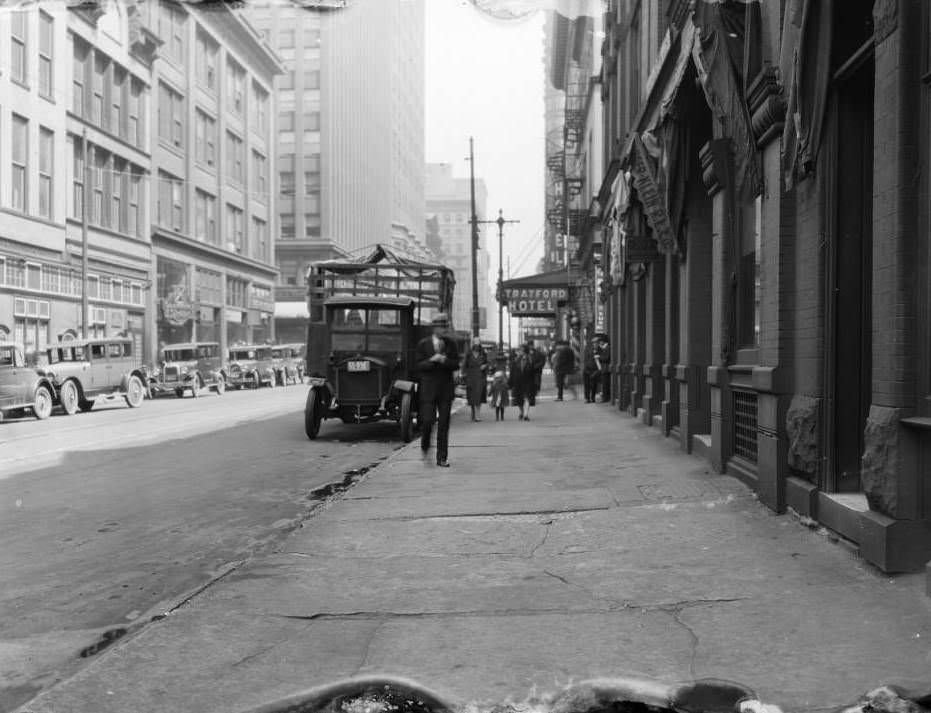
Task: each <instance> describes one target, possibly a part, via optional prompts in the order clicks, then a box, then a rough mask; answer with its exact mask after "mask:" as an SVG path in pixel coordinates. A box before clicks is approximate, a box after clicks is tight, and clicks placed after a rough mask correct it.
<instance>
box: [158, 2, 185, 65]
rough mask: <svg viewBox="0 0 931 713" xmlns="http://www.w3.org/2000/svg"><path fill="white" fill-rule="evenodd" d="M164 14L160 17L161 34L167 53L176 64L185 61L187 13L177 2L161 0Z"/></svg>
mask: <svg viewBox="0 0 931 713" xmlns="http://www.w3.org/2000/svg"><path fill="white" fill-rule="evenodd" d="M161 8H162V14H161V17H160V18H159V21H160V27H159V35H161V39H162V41H163V42H164V43H165V44H164V45H163V46H164V48H165V54H166V55H167V56H168V58H169V59H170V60H171V61H172V62H174V63H175V64H178V65H181V64H183V63H184V21H185V14H184V12H183V11H182V10H181V8H180V7H179V6H178V4H177V3H174V2H168V1H167V0H161Z"/></svg>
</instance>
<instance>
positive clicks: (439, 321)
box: [431, 312, 449, 327]
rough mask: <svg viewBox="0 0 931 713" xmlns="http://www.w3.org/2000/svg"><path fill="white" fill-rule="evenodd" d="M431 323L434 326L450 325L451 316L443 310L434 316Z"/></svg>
mask: <svg viewBox="0 0 931 713" xmlns="http://www.w3.org/2000/svg"><path fill="white" fill-rule="evenodd" d="M431 324H432V325H433V326H434V327H448V326H449V317H448V316H447V315H445V314H444V313H443V312H439V313H437V314H436V315H434V316H433V321H432V322H431Z"/></svg>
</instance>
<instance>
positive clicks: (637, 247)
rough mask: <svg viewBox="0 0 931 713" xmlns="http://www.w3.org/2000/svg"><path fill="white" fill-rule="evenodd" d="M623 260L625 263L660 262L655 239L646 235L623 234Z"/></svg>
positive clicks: (661, 257) (661, 258)
mask: <svg viewBox="0 0 931 713" xmlns="http://www.w3.org/2000/svg"><path fill="white" fill-rule="evenodd" d="M623 249H624V262H625V263H626V264H628V265H629V264H630V263H638V262H662V261H663V256H662V255H661V254H660V252H659V249H658V246H657V245H656V241H655V240H653V238H651V237H650V236H648V235H625V236H624V248H623Z"/></svg>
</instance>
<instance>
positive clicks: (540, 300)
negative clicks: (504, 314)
mask: <svg viewBox="0 0 931 713" xmlns="http://www.w3.org/2000/svg"><path fill="white" fill-rule="evenodd" d="M504 299H505V302H506V303H507V306H508V311H509V312H510V313H511V314H512V315H513V316H514V317H552V316H553V315H555V314H556V311H557V308H558V307H559V305H560V304H561V303H565V302H568V301H569V289H568V288H567V287H506V288H504Z"/></svg>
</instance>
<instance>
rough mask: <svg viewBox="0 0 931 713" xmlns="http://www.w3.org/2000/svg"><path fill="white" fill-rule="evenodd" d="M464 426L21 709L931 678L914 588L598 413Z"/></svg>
mask: <svg viewBox="0 0 931 713" xmlns="http://www.w3.org/2000/svg"><path fill="white" fill-rule="evenodd" d="M466 411H467V410H466ZM483 417H484V418H485V420H484V421H483V422H482V423H470V422H469V419H468V414H467V413H465V414H463V413H462V412H460V413H459V415H457V416H456V417H455V418H454V421H453V428H452V439H451V441H452V448H451V451H450V462H451V464H452V467H451V468H449V469H439V468H436V467H435V466H433V465H432V454H431V461H430V462H427V463H424V461H423V460H422V458H421V454H420V450H419V448H418V446H417V444H412V445H411V446H409V447H407V448H405V449H403V450H401V451H398V452H397V453H396V454H395V456H394V457H392V458H391V459H389V460H388V461H387V462H386V463H385V464H383V465H382V466H380V467H378V468H377V469H376V470H374V471H372V472H371V473H369V474H368V476H367V477H366V478H365V480H363V481H362V482H361V483H360V484H359V485H358V486H357V487H355V488H354V489H352V490H350V491H349V492H348V493H347V494H346V496H345V497H344V498H342V499H340V500H338V501H336V502H334V503H333V504H332V505H331V506H330V507H329V508H327V509H326V510H324V511H322V512H319V513H317V514H316V515H315V516H314V517H312V518H311V519H309V520H308V521H307V522H306V523H305V525H304V527H303V528H302V529H301V530H299V531H297V532H296V533H295V534H294V535H292V536H291V537H290V538H289V539H288V540H286V541H285V542H284V543H283V544H282V546H281V548H280V549H279V551H278V552H277V553H275V554H273V555H271V556H266V557H263V558H261V559H256V560H253V561H252V562H250V563H248V564H247V565H245V566H244V567H242V568H240V569H239V570H237V571H235V572H234V573H233V574H231V575H229V576H228V577H226V578H225V579H223V580H222V581H220V582H218V583H217V584H216V585H215V586H213V587H212V588H210V589H209V590H207V591H206V592H205V593H204V594H202V595H201V596H199V597H197V598H196V599H194V600H193V601H191V602H190V603H189V604H188V605H187V606H185V607H183V608H182V609H180V610H178V611H177V612H176V613H175V614H173V615H172V616H170V617H168V618H166V619H164V620H162V621H160V622H157V623H153V624H152V625H150V626H148V627H147V628H146V629H144V630H143V631H142V632H141V633H140V634H139V635H137V636H135V637H133V638H131V639H129V640H127V641H123V642H119V643H117V644H116V645H114V646H113V647H112V648H111V649H109V650H107V651H105V652H104V653H102V654H101V655H100V656H99V657H98V658H97V659H96V660H95V661H93V662H92V663H91V664H90V665H88V666H87V667H86V668H84V669H83V670H82V671H81V672H80V673H79V674H78V675H77V676H75V677H74V678H72V679H71V680H70V681H67V682H65V683H63V684H62V685H60V686H58V687H57V688H55V689H53V690H51V691H49V692H47V693H46V694H44V695H43V696H41V697H39V698H38V699H36V700H34V701H33V702H31V703H30V704H28V705H27V706H26V707H25V708H24V709H23V710H29V711H35V712H39V711H49V712H51V711H54V712H55V713H62V712H64V711H82V712H83V711H91V710H93V711H95V713H105V712H108V711H112V712H114V713H116V712H119V713H126V712H127V711H134V712H140V713H141V712H144V711H159V712H161V711H191V712H194V711H197V712H198V713H207V712H208V711H231V710H232V711H235V710H238V709H241V708H247V707H249V706H252V705H256V704H259V703H263V702H269V701H271V700H274V699H276V698H279V697H283V696H285V695H288V694H292V693H295V692H297V691H299V690H302V689H304V688H308V687H310V686H313V685H317V684H320V683H326V682H331V681H333V680H335V679H337V678H341V677H346V676H351V675H354V674H364V673H368V674H371V673H389V674H397V675H402V676H405V677H408V678H413V679H415V680H418V681H420V682H421V683H423V684H425V685H427V686H428V687H431V688H434V689H435V690H438V691H440V692H443V693H445V694H447V695H449V696H451V697H454V698H458V699H465V700H495V701H503V700H505V699H507V698H518V699H520V698H523V697H524V696H526V695H528V694H530V693H531V692H532V691H534V690H536V691H544V690H545V691H552V690H555V689H556V688H557V687H559V686H562V685H564V684H567V683H570V682H577V681H579V680H581V679H585V678H590V677H596V676H611V675H619V674H640V675H646V676H652V677H657V678H660V679H662V680H664V681H675V680H682V679H688V678H691V677H706V676H715V677H724V678H729V679H732V680H736V681H739V682H741V683H744V684H746V685H748V686H750V687H751V688H754V689H755V690H756V691H757V693H758V694H759V695H760V696H761V698H762V699H763V700H765V701H767V702H771V703H776V704H779V705H781V706H782V707H783V709H784V710H786V711H789V710H814V709H825V708H831V707H834V706H838V705H841V704H846V703H852V702H853V701H854V700H855V699H856V698H857V697H858V696H859V695H860V694H861V693H863V692H865V691H866V690H868V689H870V688H872V687H874V686H876V685H878V684H880V683H884V682H889V681H895V680H902V679H912V680H915V679H919V680H920V679H921V677H924V679H925V682H926V683H931V674H929V671H931V655H929V651H931V647H929V645H931V605H929V600H928V599H927V598H926V597H925V596H924V594H923V586H922V582H921V581H920V579H919V577H918V575H915V576H908V577H902V578H897V579H890V578H888V577H883V576H882V575H881V574H880V573H878V571H876V570H874V569H872V568H869V567H868V566H866V565H864V564H862V563H860V562H859V561H858V560H857V559H856V558H855V556H854V555H853V554H852V553H851V552H850V551H849V550H848V549H846V548H844V547H841V546H839V545H837V544H834V543H831V542H829V541H828V540H827V539H826V538H825V537H823V536H822V535H819V534H818V533H816V532H813V531H810V530H808V529H806V528H804V527H803V526H801V525H800V524H798V523H797V522H796V521H794V520H793V519H792V518H791V517H788V516H776V515H774V514H773V513H771V512H770V511H768V510H767V509H765V508H764V507H762V506H761V505H759V504H758V503H757V502H756V500H755V499H754V498H753V497H752V495H751V493H750V492H749V491H748V490H747V489H746V488H744V486H743V485H741V484H740V483H739V482H738V481H736V480H734V479H732V478H729V477H724V476H718V475H715V474H713V473H712V472H710V470H709V468H708V467H707V465H706V464H705V463H704V462H703V461H701V460H699V459H698V458H693V457H690V456H686V455H684V454H682V453H681V451H679V450H678V449H677V448H676V447H674V446H673V444H671V443H669V442H667V441H665V439H663V438H662V436H661V435H660V434H659V433H658V432H657V431H656V430H655V429H649V428H647V427H646V426H643V425H641V424H639V423H637V422H636V421H635V420H634V419H631V418H629V417H627V416H625V415H623V414H620V413H618V412H617V411H616V410H615V409H613V408H611V407H610V406H608V405H601V404H596V405H586V404H584V403H582V402H581V401H571V400H570V401H566V402H563V403H555V402H553V401H552V400H544V401H543V402H542V403H541V404H540V406H538V408H536V409H535V410H534V413H533V420H532V421H530V422H528V423H521V422H518V421H517V410H516V409H514V408H509V409H508V411H507V421H506V422H505V423H503V424H496V423H495V422H494V413H493V412H491V413H489V412H487V409H486V412H485V413H483ZM489 417H490V418H489ZM307 452H308V463H309V464H312V457H311V455H312V452H313V444H308V447H307ZM309 467H312V465H310V466H309Z"/></svg>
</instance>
